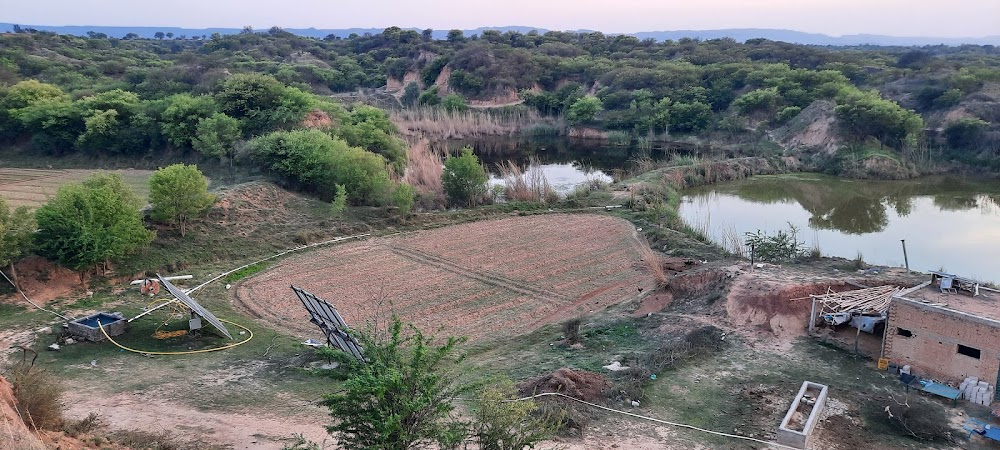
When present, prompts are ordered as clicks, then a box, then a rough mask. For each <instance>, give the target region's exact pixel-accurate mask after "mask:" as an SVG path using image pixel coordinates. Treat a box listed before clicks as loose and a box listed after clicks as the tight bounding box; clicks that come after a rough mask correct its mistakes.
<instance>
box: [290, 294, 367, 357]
mask: <svg viewBox="0 0 1000 450" xmlns="http://www.w3.org/2000/svg"><path fill="white" fill-rule="evenodd" d="M292 291H294V292H295V295H296V296H298V297H299V300H300V301H301V302H302V306H304V307H305V308H306V311H308V312H309V316H310V318H309V321H310V322H312V323H314V324H316V326H318V327H319V329H320V330H322V331H323V334H325V335H326V342H327V343H328V344H330V346H331V347H337V348H339V349H340V350H342V351H344V352H346V353H350V354H351V355H354V357H355V358H358V359H360V360H364V359H365V356H364V352H363V351H362V349H361V344H360V343H359V342H358V340H357V339H354V338H353V337H351V335H349V334H347V330H348V327H347V323H346V322H344V318H343V317H341V315H340V313H339V312H337V308H334V307H333V305H331V304H330V303H329V302H327V301H326V300H323V299H321V298H319V297H317V296H315V295H312V294H310V293H309V292H307V291H306V290H305V289H302V288H298V287H295V286H292Z"/></svg>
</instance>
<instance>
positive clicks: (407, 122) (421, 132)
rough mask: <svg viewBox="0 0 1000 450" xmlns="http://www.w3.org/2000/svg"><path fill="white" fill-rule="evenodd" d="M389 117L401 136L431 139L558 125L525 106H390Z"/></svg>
mask: <svg viewBox="0 0 1000 450" xmlns="http://www.w3.org/2000/svg"><path fill="white" fill-rule="evenodd" d="M390 118H391V119H392V122H393V123H394V124H396V127H397V128H398V129H399V132H400V134H402V135H403V136H409V137H418V138H427V139H430V140H432V141H439V140H446V139H469V138H480V137H487V136H511V135H514V134H517V133H519V132H521V130H524V129H528V128H529V127H532V128H533V129H534V130H535V131H540V130H541V128H539V127H540V126H541V125H543V124H544V125H548V126H549V127H552V128H556V129H561V128H562V127H561V123H560V122H559V121H558V120H557V119H553V118H546V117H542V116H541V115H540V114H538V112H537V111H535V110H534V109H528V108H504V109H497V110H492V109H487V110H473V109H470V110H466V111H448V110H445V109H443V108H434V107H420V108H409V109H400V110H394V111H392V113H391V115H390ZM546 132H550V130H546Z"/></svg>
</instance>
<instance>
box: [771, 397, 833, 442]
mask: <svg viewBox="0 0 1000 450" xmlns="http://www.w3.org/2000/svg"><path fill="white" fill-rule="evenodd" d="M827 391H828V388H827V386H826V385H823V384H819V383H813V382H811V381H803V382H802V387H801V388H800V389H799V393H798V394H797V395H796V396H795V400H793V401H792V406H790V407H789V408H788V413H787V414H785V418H784V420H782V421H781V425H779V426H778V443H779V444H782V445H787V446H789V447H795V448H803V449H804V448H806V443H807V441H808V440H809V435H810V434H811V433H812V431H813V429H815V428H816V424H817V423H819V416H820V414H822V412H823V407H824V406H826V395H827Z"/></svg>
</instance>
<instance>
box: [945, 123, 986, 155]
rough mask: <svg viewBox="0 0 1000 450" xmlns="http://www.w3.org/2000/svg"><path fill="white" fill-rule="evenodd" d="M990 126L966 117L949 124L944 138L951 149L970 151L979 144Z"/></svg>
mask: <svg viewBox="0 0 1000 450" xmlns="http://www.w3.org/2000/svg"><path fill="white" fill-rule="evenodd" d="M988 126H989V122H986V121H984V120H980V119H977V118H975V117H964V118H961V119H958V120H956V121H954V122H952V123H949V124H948V126H946V127H945V129H944V137H945V139H946V140H947V141H948V146H949V147H951V148H960V149H969V148H973V147H975V146H976V144H978V143H979V141H980V139H982V137H983V133H984V132H985V131H986V128H987V127H988Z"/></svg>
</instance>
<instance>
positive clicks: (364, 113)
mask: <svg viewBox="0 0 1000 450" xmlns="http://www.w3.org/2000/svg"><path fill="white" fill-rule="evenodd" d="M395 133H396V126H395V125H393V124H392V121H391V120H389V115H388V114H387V113H386V112H385V111H383V110H381V109H378V108H375V107H372V106H366V105H357V106H355V107H354V108H352V109H351V112H350V113H348V115H347V117H345V118H344V119H343V120H342V123H341V125H340V128H339V129H338V130H337V131H336V135H337V137H339V138H341V139H343V140H345V141H347V143H348V144H349V145H351V146H354V147H361V148H363V149H365V150H368V151H370V152H374V153H377V154H379V155H382V156H383V157H385V159H386V160H388V161H389V163H391V164H392V167H393V169H395V170H396V171H397V173H402V172H403V169H405V168H406V144H405V143H404V142H403V141H402V140H401V139H399V138H397V137H396V136H395Z"/></svg>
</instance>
